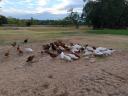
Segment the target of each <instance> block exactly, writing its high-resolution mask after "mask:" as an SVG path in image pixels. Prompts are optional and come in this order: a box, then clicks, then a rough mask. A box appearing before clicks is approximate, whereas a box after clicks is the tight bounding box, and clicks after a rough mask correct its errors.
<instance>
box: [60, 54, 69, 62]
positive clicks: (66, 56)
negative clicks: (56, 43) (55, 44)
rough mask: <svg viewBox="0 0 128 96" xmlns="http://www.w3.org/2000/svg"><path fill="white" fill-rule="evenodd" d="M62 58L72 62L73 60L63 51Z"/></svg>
mask: <svg viewBox="0 0 128 96" xmlns="http://www.w3.org/2000/svg"><path fill="white" fill-rule="evenodd" d="M60 58H61V59H62V60H65V61H67V62H71V61H72V59H71V57H70V56H68V55H65V54H64V52H61V54H60Z"/></svg>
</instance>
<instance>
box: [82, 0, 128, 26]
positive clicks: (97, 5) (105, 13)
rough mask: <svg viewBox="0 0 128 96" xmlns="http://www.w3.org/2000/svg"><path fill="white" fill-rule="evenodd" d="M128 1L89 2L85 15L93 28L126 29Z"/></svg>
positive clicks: (104, 0)
mask: <svg viewBox="0 0 128 96" xmlns="http://www.w3.org/2000/svg"><path fill="white" fill-rule="evenodd" d="M127 2H128V1H126V0H95V1H94V0H88V2H86V4H85V6H84V8H83V14H84V16H85V17H86V20H87V22H88V23H91V24H92V25H93V28H125V27H126V26H127V24H128V20H127V19H128V4H127Z"/></svg>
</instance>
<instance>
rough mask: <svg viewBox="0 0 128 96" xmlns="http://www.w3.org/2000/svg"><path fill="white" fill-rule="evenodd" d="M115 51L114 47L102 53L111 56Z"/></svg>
mask: <svg viewBox="0 0 128 96" xmlns="http://www.w3.org/2000/svg"><path fill="white" fill-rule="evenodd" d="M113 52H115V50H113V49H107V50H105V51H103V52H102V53H103V54H104V55H105V56H110V55H112V53H113Z"/></svg>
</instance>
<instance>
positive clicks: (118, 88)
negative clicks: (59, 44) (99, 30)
mask: <svg viewBox="0 0 128 96" xmlns="http://www.w3.org/2000/svg"><path fill="white" fill-rule="evenodd" d="M63 40H64V41H65V42H75V43H81V44H85V43H88V44H91V45H95V46H103V47H108V48H114V49H116V50H117V51H116V52H115V53H114V54H113V55H112V56H110V57H106V58H95V59H96V62H94V63H91V62H90V60H87V59H86V58H84V57H83V58H81V59H80V60H77V61H73V62H65V61H62V60H60V59H59V58H56V59H52V58H50V57H49V56H48V55H43V56H42V55H40V53H38V52H39V51H40V50H41V45H42V44H43V43H31V44H26V45H23V46H22V48H24V47H32V48H33V50H34V53H31V54H35V55H36V58H35V62H33V63H32V64H29V65H28V64H26V63H25V60H26V58H27V57H28V56H30V55H31V54H27V53H25V54H24V55H23V56H18V55H17V54H16V52H15V48H11V55H10V57H8V58H5V57H4V56H3V54H4V52H5V51H6V50H7V49H8V48H10V46H1V47H0V55H1V56H0V96H128V49H127V48H128V38H127V37H120V36H115V37H114V36H113V37H112V36H96V37H95V38H93V39H92V38H89V37H70V38H68V37H67V38H64V39H63Z"/></svg>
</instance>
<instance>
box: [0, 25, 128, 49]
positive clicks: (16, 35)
mask: <svg viewBox="0 0 128 96" xmlns="http://www.w3.org/2000/svg"><path fill="white" fill-rule="evenodd" d="M92 33H93V34H92ZM99 34H100V35H99ZM125 35H126V36H125ZM127 35H128V30H107V29H105V30H91V29H90V28H88V27H80V29H75V28H74V27H18V28H11V27H10V28H9V27H8V28H7V27H4V28H3V27H1V28H0V45H7V44H10V43H12V42H13V41H16V42H19V43H20V42H23V40H24V39H26V38H29V39H30V43H31V42H45V41H47V40H52V39H53V40H55V39H59V38H70V37H76V36H79V37H82V38H84V39H85V41H86V42H87V43H90V42H92V44H95V42H97V45H98V46H102V45H103V46H106V47H107V45H109V46H114V47H115V48H125V49H126V48H127V47H128V42H127V40H128V39H127ZM86 42H85V43H86ZM117 43H118V45H117ZM119 46H120V47H119Z"/></svg>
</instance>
